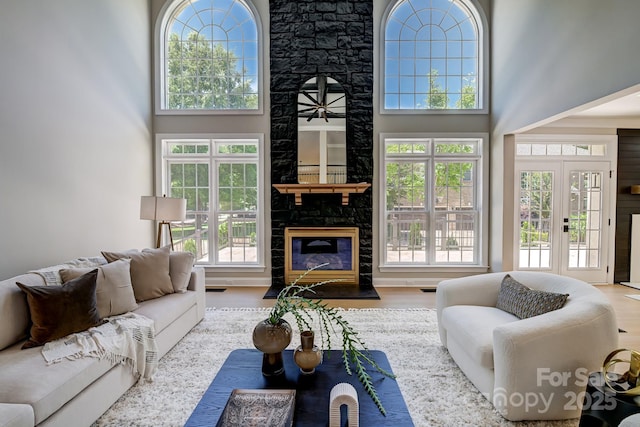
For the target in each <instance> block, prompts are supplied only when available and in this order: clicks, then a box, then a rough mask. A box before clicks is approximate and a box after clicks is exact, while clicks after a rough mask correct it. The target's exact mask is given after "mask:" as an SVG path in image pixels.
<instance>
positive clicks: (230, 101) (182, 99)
mask: <svg viewBox="0 0 640 427" xmlns="http://www.w3.org/2000/svg"><path fill="white" fill-rule="evenodd" d="M161 19H162V23H161V25H160V35H159V36H160V37H159V38H160V42H161V51H160V52H159V53H160V57H161V58H162V59H161V64H160V70H161V71H160V73H161V76H160V79H161V94H160V109H161V110H172V111H176V110H188V111H196V110H201V111H238V110H259V106H260V101H259V96H260V53H259V52H260V47H259V34H260V31H259V21H258V18H257V13H255V12H254V11H253V9H252V7H251V5H250V4H248V3H247V2H245V1H242V0H179V1H175V2H173V3H171V4H170V5H169V6H168V7H167V9H166V11H165V12H164V14H163V15H162V17H161Z"/></svg>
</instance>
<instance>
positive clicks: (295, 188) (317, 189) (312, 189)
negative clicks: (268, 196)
mask: <svg viewBox="0 0 640 427" xmlns="http://www.w3.org/2000/svg"><path fill="white" fill-rule="evenodd" d="M273 187H274V188H275V189H277V190H278V191H279V192H280V193H282V194H295V198H296V205H302V195H303V194H309V193H314V194H330V193H340V194H342V205H343V206H346V205H348V204H349V194H351V193H364V191H365V190H366V189H367V188H369V187H371V184H368V183H366V182H360V183H357V184H356V183H353V184H273Z"/></svg>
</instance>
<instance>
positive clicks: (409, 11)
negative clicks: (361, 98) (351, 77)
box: [384, 1, 480, 110]
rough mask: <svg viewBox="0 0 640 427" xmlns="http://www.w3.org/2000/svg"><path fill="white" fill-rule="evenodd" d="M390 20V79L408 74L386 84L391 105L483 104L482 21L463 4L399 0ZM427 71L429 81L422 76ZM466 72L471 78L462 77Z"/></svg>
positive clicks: (387, 33)
mask: <svg viewBox="0 0 640 427" xmlns="http://www.w3.org/2000/svg"><path fill="white" fill-rule="evenodd" d="M460 23H462V25H460ZM385 26H386V27H385V47H386V52H385V53H386V55H385V76H384V78H385V81H387V82H388V83H389V82H390V81H389V80H386V79H387V78H388V77H393V78H396V77H398V75H401V76H405V77H406V78H405V79H401V80H399V81H398V84H397V85H387V86H385V94H384V105H385V107H386V108H398V106H399V108H401V109H423V110H426V109H476V108H478V107H479V106H478V101H477V100H478V96H477V89H476V88H477V87H478V86H477V84H478V82H477V81H476V80H477V79H478V69H479V58H478V56H479V51H480V49H479V43H478V33H477V31H476V27H477V25H476V23H475V21H474V19H473V16H472V15H471V14H470V13H469V11H468V10H467V9H466V8H465V7H464V6H463V5H460V4H458V3H457V2H451V1H447V2H446V6H435V5H433V4H431V3H430V2H426V3H424V2H423V3H420V2H418V3H415V2H404V1H402V2H398V5H397V6H396V7H395V8H394V9H393V11H392V12H391V14H390V15H389V17H388V20H387V22H386V24H385ZM394 61H395V62H394ZM424 76H428V77H429V79H428V82H424V81H421V80H418V78H423V77H424ZM462 76H471V77H472V79H471V80H469V81H467V80H464V81H463V79H462ZM447 82H448V83H447ZM397 91H399V93H398V92H397ZM423 94H427V95H426V96H425V95H423Z"/></svg>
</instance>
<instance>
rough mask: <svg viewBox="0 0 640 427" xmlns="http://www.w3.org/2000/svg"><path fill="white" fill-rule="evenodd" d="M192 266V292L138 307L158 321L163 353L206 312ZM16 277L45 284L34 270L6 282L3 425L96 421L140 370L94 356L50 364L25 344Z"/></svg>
mask: <svg viewBox="0 0 640 427" xmlns="http://www.w3.org/2000/svg"><path fill="white" fill-rule="evenodd" d="M172 254H173V253H172ZM191 266H192V264H191V265H190V266H189V267H188V269H191ZM188 269H187V270H186V272H183V274H182V279H181V280H183V285H184V284H186V282H187V281H188V285H187V288H186V291H184V290H183V289H181V292H173V293H169V294H166V295H164V296H161V297H158V298H153V299H149V300H146V301H142V302H138V303H137V304H138V308H137V309H135V310H134V312H135V313H137V314H141V315H143V316H146V317H148V318H151V319H152V320H153V321H154V322H153V323H154V329H155V334H156V343H157V348H158V357H162V356H163V355H164V354H166V353H167V352H168V351H169V350H170V349H171V348H172V347H173V346H174V345H175V344H176V343H177V342H178V341H180V339H181V338H182V337H184V336H185V335H186V334H187V333H188V332H189V331H190V330H191V329H192V328H193V327H194V326H195V325H196V324H197V323H198V322H200V320H202V318H203V317H204V312H205V285H204V270H203V269H202V268H199V267H198V268H195V267H194V268H192V270H191V273H190V276H189V270H188ZM172 281H173V277H172ZM16 282H20V283H22V284H25V285H27V286H43V285H45V281H44V279H43V277H42V276H41V275H39V274H34V273H27V274H23V275H19V276H16V277H12V278H9V279H7V280H4V281H0V426H2V427H5V426H11V427H23V426H24V427H30V426H34V425H38V426H60V427H69V426H74V427H75V426H89V425H91V424H92V423H93V422H94V421H95V420H96V419H97V418H98V417H99V416H100V415H102V414H103V413H104V412H105V411H106V410H107V409H108V408H109V407H110V406H111V405H112V404H113V403H114V402H115V401H116V400H117V399H118V398H119V397H120V396H121V395H122V394H123V393H124V392H125V391H127V390H128V389H129V388H130V387H131V386H132V385H133V384H135V383H136V381H137V380H138V378H139V375H137V374H136V373H134V372H133V371H132V369H131V366H129V365H127V364H123V363H118V364H113V363H110V362H109V361H108V360H106V359H97V358H93V357H85V358H80V359H77V360H63V361H61V362H59V363H54V364H51V365H49V366H47V364H46V363H45V360H44V358H43V356H42V353H41V350H42V347H34V348H28V349H21V347H22V344H23V343H24V342H25V338H26V336H27V335H28V331H29V307H28V305H27V298H26V297H25V295H24V293H23V292H22V291H21V290H20V289H19V288H18V286H16ZM16 337H17V338H18V339H15V338H16Z"/></svg>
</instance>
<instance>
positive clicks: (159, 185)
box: [156, 133, 266, 272]
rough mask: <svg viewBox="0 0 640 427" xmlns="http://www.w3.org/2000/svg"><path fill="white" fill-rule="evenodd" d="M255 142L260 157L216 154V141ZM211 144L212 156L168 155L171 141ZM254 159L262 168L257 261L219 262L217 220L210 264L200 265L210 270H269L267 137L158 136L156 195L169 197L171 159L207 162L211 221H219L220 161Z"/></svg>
mask: <svg viewBox="0 0 640 427" xmlns="http://www.w3.org/2000/svg"><path fill="white" fill-rule="evenodd" d="M247 140H255V141H256V142H257V146H258V151H257V154H256V155H246V154H238V155H226V154H224V155H219V154H217V153H216V152H215V146H216V145H215V144H216V142H231V143H232V142H233V141H247ZM187 141H191V142H208V143H210V150H209V154H208V155H199V156H190V155H183V154H178V155H169V153H168V152H167V144H168V143H170V142H187ZM247 157H250V158H252V159H255V160H256V163H257V165H258V170H257V177H258V182H257V186H258V188H257V193H258V194H257V203H258V206H257V207H256V261H255V262H244V263H223V262H219V261H218V259H217V252H218V251H217V242H218V231H217V227H214V224H216V223H217V219H216V220H215V222H214V220H212V221H211V222H210V227H211V231H212V232H210V233H209V237H208V243H209V248H210V249H209V262H206V263H205V262H200V263H199V265H201V266H203V267H207V268H213V269H215V270H216V271H229V272H233V271H265V245H266V230H265V220H264V216H265V212H266V206H265V197H264V192H265V189H264V183H265V182H266V179H265V176H264V170H265V167H264V162H265V159H264V134H236V133H233V134H231V133H228V134H157V135H156V194H168V189H169V188H170V183H169V182H168V178H169V175H168V165H169V162H170V160H179V159H181V158H182V159H186V158H192V159H194V162H196V160H197V161H198V162H205V163H208V164H209V216H210V218H217V215H218V213H217V212H218V209H217V188H218V177H217V167H216V165H217V164H218V163H219V162H224V161H226V163H229V159H231V160H232V161H241V160H242V159H243V158H245V159H246V158H247Z"/></svg>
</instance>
